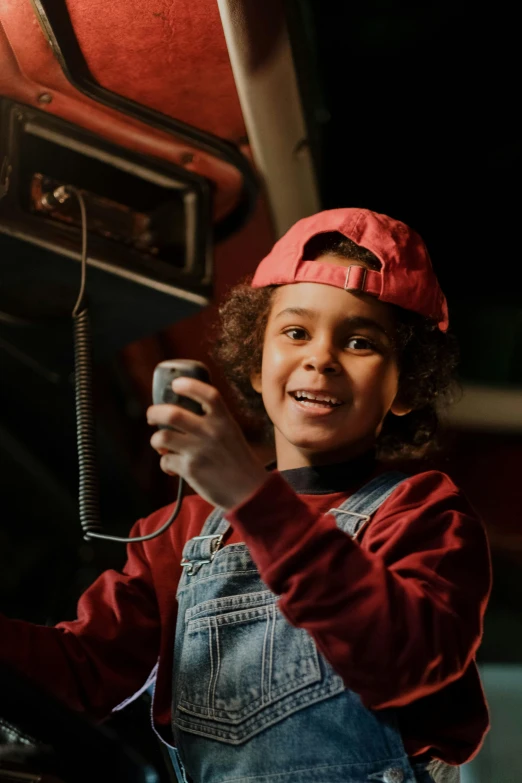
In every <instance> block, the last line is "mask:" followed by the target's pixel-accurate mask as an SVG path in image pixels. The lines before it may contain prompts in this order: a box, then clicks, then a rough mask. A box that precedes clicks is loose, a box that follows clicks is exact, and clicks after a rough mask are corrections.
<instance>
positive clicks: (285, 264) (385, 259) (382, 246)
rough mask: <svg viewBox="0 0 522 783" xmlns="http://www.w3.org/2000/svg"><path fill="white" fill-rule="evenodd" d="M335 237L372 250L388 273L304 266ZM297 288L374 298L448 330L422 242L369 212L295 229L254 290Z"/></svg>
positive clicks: (262, 268)
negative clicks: (320, 287) (318, 246)
mask: <svg viewBox="0 0 522 783" xmlns="http://www.w3.org/2000/svg"><path fill="white" fill-rule="evenodd" d="M330 231H337V232H339V233H340V234H343V235H344V236H345V237H348V239H351V240H352V241H353V242H355V243H356V244H357V245H361V246H362V247H365V248H366V249H367V250H371V252H372V253H374V254H375V255H376V256H377V258H378V259H379V261H380V262H381V264H382V269H380V270H379V271H374V270H373V269H366V268H365V267H361V266H359V265H358V264H353V265H350V266H348V267H342V266H337V265H335V264H328V263H326V264H323V263H321V262H318V261H303V252H304V247H305V245H306V243H307V242H308V241H309V240H310V239H312V237H314V236H316V235H317V234H324V233H326V232H330ZM291 283H323V284H325V285H333V286H336V287H337V288H344V289H345V290H346V291H352V292H358V293H365V294H370V295H371V296H376V297H377V298H378V299H380V300H382V301H383V302H389V303H390V304H395V305H399V307H403V308H405V309H406V310H413V311H414V312H416V313H420V314H421V315H424V316H427V317H428V318H432V319H433V320H434V321H436V322H437V324H438V326H439V329H441V331H443V332H445V331H446V329H447V328H448V305H447V302H446V298H445V296H444V294H443V293H442V290H441V288H440V286H439V283H438V280H437V278H436V277H435V273H434V271H433V267H432V265H431V261H430V257H429V255H428V251H427V249H426V245H425V244H424V242H423V241H422V239H421V237H420V236H419V234H417V232H416V231H413V229H411V228H409V226H407V225H406V224H405V223H401V222H400V221H399V220H394V219H393V218H391V217H388V216H387V215H381V214H379V213H378V212H372V211H371V210H369V209H356V208H351V207H346V208H342V209H328V210H325V211H324V212H318V213H317V214H315V215H311V216H310V217H306V218H303V219H302V220H299V221H298V222H297V223H295V224H294V225H293V226H292V227H291V228H290V229H289V230H288V231H287V232H286V234H284V235H283V236H282V237H281V239H279V240H278V241H277V242H276V243H275V245H274V247H273V248H272V250H271V251H270V253H269V254H268V255H267V256H266V257H265V258H264V259H263V260H262V261H261V262H260V264H259V266H258V267H257V269H256V272H255V274H254V278H253V280H252V283H251V285H252V286H253V287H254V288H263V287H264V286H267V285H288V284H291Z"/></svg>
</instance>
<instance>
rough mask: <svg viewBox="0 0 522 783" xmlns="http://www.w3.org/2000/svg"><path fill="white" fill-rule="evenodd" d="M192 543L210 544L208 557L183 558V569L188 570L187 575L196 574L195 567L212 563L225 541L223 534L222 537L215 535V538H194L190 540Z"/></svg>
mask: <svg viewBox="0 0 522 783" xmlns="http://www.w3.org/2000/svg"><path fill="white" fill-rule="evenodd" d="M190 540H191V541H194V542H195V541H209V542H210V544H209V546H208V555H207V556H205V557H201V558H186V557H183V558H182V560H181V563H180V565H181V567H182V568H186V569H187V574H193V573H194V566H197V567H198V568H199V566H201V565H205V564H206V563H211V562H212V561H213V560H214V558H215V556H216V553H217V552H218V550H219V548H220V547H221V543H222V541H223V534H220V535H213V536H194V538H191V539H190Z"/></svg>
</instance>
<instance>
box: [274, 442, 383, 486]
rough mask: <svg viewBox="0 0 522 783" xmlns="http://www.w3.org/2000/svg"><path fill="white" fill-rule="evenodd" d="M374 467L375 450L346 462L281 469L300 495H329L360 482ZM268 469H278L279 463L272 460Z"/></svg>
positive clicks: (284, 476)
mask: <svg viewBox="0 0 522 783" xmlns="http://www.w3.org/2000/svg"><path fill="white" fill-rule="evenodd" d="M374 469H375V451H374V450H372V451H369V452H367V453H366V454H363V455H361V456H359V457H355V458H353V459H350V460H345V461H344V462H334V463H332V464H330V465H312V466H310V467H306V468H292V469H291V470H281V471H280V474H281V476H282V477H283V478H284V479H285V481H286V482H287V483H288V484H289V485H290V486H291V487H292V489H294V490H295V491H296V492H297V494H298V495H301V494H302V495H327V494H331V493H333V492H343V491H345V490H348V489H350V487H352V486H354V485H356V484H360V483H361V482H362V481H364V479H365V478H366V477H367V476H369V475H370V474H371V473H372V472H373V471H374ZM267 470H277V464H276V463H275V462H271V463H270V464H269V465H267Z"/></svg>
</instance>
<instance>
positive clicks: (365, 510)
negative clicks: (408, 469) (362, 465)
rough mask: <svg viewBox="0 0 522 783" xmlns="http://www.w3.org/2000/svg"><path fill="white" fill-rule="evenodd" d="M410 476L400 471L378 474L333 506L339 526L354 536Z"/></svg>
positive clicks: (329, 512) (333, 512)
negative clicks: (346, 498)
mask: <svg viewBox="0 0 522 783" xmlns="http://www.w3.org/2000/svg"><path fill="white" fill-rule="evenodd" d="M407 478H408V476H407V475H406V474H405V473H399V472H398V471H389V472H388V473H381V474H380V475H379V476H376V477H375V478H374V479H372V480H371V481H370V482H369V483H368V484H365V485H364V487H361V489H358V490H357V492H355V493H354V494H353V495H352V496H351V497H349V498H348V500H345V501H344V503H342V504H341V505H340V506H339V507H338V508H331V509H330V510H329V511H328V512H327V513H328V514H333V515H334V516H335V519H336V521H337V524H338V526H339V527H340V528H341V530H343V531H344V532H345V533H347V534H348V535H349V536H352V538H355V536H356V535H358V533H360V532H361V530H362V528H363V527H364V526H365V525H366V524H367V523H368V522H369V521H370V519H371V517H372V514H374V513H375V512H376V511H377V509H378V508H379V507H380V506H381V505H382V504H383V503H384V501H385V500H386V499H387V498H389V496H390V495H391V494H392V492H393V491H394V489H395V488H396V487H398V486H399V484H401V483H402V482H403V481H404V480H405V479H407Z"/></svg>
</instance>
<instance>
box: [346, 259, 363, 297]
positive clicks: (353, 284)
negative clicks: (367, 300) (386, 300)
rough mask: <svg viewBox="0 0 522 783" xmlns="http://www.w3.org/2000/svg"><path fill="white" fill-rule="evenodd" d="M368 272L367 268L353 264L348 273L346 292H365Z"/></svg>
mask: <svg viewBox="0 0 522 783" xmlns="http://www.w3.org/2000/svg"><path fill="white" fill-rule="evenodd" d="M352 270H353V271H352ZM367 272H368V270H367V269H366V267H364V266H359V265H358V264H351V265H350V266H349V267H348V269H347V271H346V279H345V281H344V290H345V291H364V286H365V283H366V275H367Z"/></svg>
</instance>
